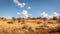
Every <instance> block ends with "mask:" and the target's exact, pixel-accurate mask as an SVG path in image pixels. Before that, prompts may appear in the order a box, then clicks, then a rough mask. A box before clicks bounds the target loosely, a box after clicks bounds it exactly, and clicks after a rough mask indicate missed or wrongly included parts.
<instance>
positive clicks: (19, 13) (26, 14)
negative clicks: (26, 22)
mask: <svg viewBox="0 0 60 34" xmlns="http://www.w3.org/2000/svg"><path fill="white" fill-rule="evenodd" d="M17 15H20V16H23V17H24V18H27V17H29V16H31V14H29V13H28V11H27V10H23V11H22V12H17Z"/></svg>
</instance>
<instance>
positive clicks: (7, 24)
mask: <svg viewBox="0 0 60 34" xmlns="http://www.w3.org/2000/svg"><path fill="white" fill-rule="evenodd" d="M59 33H60V18H59V19H57V18H56V17H54V18H52V19H47V18H14V17H13V18H12V19H6V18H3V17H2V18H1V17H0V34H59Z"/></svg>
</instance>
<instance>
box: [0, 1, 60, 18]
mask: <svg viewBox="0 0 60 34" xmlns="http://www.w3.org/2000/svg"><path fill="white" fill-rule="evenodd" d="M17 1H18V2H19V3H21V4H22V3H25V4H23V7H20V5H18V3H17V2H16V3H15V2H14V0H0V17H9V16H11V17H21V15H20V14H21V13H22V12H23V11H24V10H25V11H26V12H25V13H28V14H30V15H31V17H39V16H40V14H41V13H42V12H46V13H48V14H49V15H51V14H53V12H57V13H59V14H60V0H17ZM17 12H19V13H20V14H17ZM25 13H22V14H23V15H25V16H28V15H26V14H25Z"/></svg>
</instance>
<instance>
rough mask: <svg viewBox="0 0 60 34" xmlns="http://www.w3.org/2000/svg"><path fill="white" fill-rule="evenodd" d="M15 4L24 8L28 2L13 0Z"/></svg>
mask: <svg viewBox="0 0 60 34" xmlns="http://www.w3.org/2000/svg"><path fill="white" fill-rule="evenodd" d="M13 2H14V3H15V4H17V5H18V6H19V7H20V8H23V7H24V6H25V5H26V4H25V3H20V2H19V1H18V0H13Z"/></svg>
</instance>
